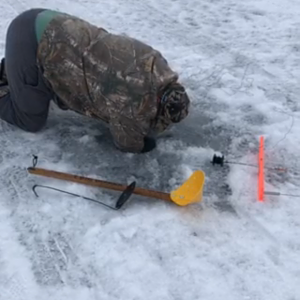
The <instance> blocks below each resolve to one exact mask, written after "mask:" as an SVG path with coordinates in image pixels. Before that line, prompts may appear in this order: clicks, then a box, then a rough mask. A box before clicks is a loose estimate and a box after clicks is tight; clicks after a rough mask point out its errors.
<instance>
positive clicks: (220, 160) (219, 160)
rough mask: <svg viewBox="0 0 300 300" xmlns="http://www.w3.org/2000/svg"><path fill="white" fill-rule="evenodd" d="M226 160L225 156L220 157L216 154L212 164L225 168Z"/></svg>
mask: <svg viewBox="0 0 300 300" xmlns="http://www.w3.org/2000/svg"><path fill="white" fill-rule="evenodd" d="M224 159H225V157H224V155H222V156H218V155H216V154H214V156H213V159H212V161H211V163H212V164H213V165H220V166H221V167H223V166H224Z"/></svg>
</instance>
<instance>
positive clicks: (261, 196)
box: [258, 136, 265, 202]
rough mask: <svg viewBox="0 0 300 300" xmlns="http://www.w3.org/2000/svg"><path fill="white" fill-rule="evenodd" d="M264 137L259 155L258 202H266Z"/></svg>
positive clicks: (261, 140)
mask: <svg viewBox="0 0 300 300" xmlns="http://www.w3.org/2000/svg"><path fill="white" fill-rule="evenodd" d="M264 177H265V176H264V137H263V136H261V137H260V143H259V153H258V201H261V202H262V201H264V193H265V178H264Z"/></svg>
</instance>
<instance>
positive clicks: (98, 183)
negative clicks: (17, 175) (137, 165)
mask: <svg viewBox="0 0 300 300" xmlns="http://www.w3.org/2000/svg"><path fill="white" fill-rule="evenodd" d="M27 170H28V172H29V173H31V174H35V175H41V176H45V177H50V178H55V179H60V180H66V181H71V182H76V183H80V184H85V185H90V186H94V187H101V188H105V189H110V190H115V191H120V192H123V191H124V190H125V189H126V188H127V186H125V185H122V184H119V183H113V182H108V181H103V180H99V179H95V178H89V177H83V176H78V175H74V174H68V173H62V172H57V171H52V170H46V169H41V168H35V167H30V168H28V169H27ZM133 194H136V195H140V196H145V197H150V198H155V199H161V200H167V201H172V200H171V198H170V195H169V194H168V193H164V192H159V191H153V190H148V189H143V188H138V187H136V188H135V189H134V191H133Z"/></svg>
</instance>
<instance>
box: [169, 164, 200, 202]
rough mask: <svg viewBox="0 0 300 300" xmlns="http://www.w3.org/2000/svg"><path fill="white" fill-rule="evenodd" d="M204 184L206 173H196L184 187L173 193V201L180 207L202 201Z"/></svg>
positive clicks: (198, 171)
mask: <svg viewBox="0 0 300 300" xmlns="http://www.w3.org/2000/svg"><path fill="white" fill-rule="evenodd" d="M204 183H205V174H204V172H203V171H201V170H197V171H195V172H194V173H193V174H192V175H191V176H190V178H189V179H188V180H187V181H186V182H184V184H183V185H181V186H180V187H179V188H178V189H176V190H175V191H172V192H171V195H170V196H171V199H172V201H173V202H175V203H176V204H177V205H180V206H185V205H188V204H191V203H195V202H200V201H202V195H203V187H204Z"/></svg>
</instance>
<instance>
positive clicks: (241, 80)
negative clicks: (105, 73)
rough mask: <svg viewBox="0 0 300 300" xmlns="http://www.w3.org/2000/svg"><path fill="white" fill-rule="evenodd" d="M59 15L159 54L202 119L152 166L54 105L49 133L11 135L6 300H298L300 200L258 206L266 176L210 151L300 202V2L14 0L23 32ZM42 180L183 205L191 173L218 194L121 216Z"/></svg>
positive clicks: (173, 134)
mask: <svg viewBox="0 0 300 300" xmlns="http://www.w3.org/2000/svg"><path fill="white" fill-rule="evenodd" d="M32 7H47V8H52V9H59V10H61V11H65V12H68V13H71V14H75V15H77V16H80V17H82V18H84V19H87V20H89V21H90V22H92V23H94V24H96V25H98V26H103V27H105V28H107V29H108V30H111V31H113V32H116V33H124V34H128V35H131V36H134V37H136V38H139V39H141V40H143V41H145V42H147V43H149V44H151V45H152V46H154V47H155V48H157V49H159V50H160V51H162V53H163V54H164V55H165V57H166V58H167V59H168V61H169V62H170V64H171V66H172V67H173V68H174V69H176V70H177V71H178V72H179V74H180V78H181V80H182V82H183V83H184V84H185V85H186V87H187V89H188V91H189V94H190V96H191V99H192V102H193V105H192V111H191V114H190V116H189V118H188V119H187V120H186V121H185V122H184V123H182V124H180V125H179V126H177V127H174V128H173V129H172V130H171V131H170V134H168V135H165V136H163V137H161V138H160V139H159V141H158V148H157V149H156V150H155V151H153V152H151V153H149V154H146V155H133V154H124V153H120V152H118V151H117V150H116V149H115V148H114V147H113V145H112V141H111V137H110V134H109V132H108V130H107V128H106V127H105V126H103V125H99V124H98V123H97V122H95V121H90V120H88V119H87V118H83V117H80V116H78V115H76V114H74V113H70V112H64V111H59V110H58V109H56V108H55V107H54V106H52V107H51V111H50V114H49V120H48V123H47V127H46V128H45V129H44V130H43V131H42V132H40V133H37V134H32V133H25V132H22V131H20V130H18V129H16V128H13V127H12V126H10V125H8V124H6V123H4V122H1V123H0V126H1V134H0V163H1V165H0V176H1V177H0V179H1V180H0V191H1V193H0V299H1V300H19V299H22V300H35V299H37V300H38V299H43V300H48V299H49V300H50V299H51V300H52V299H55V300H69V299H73V300H85V299H89V300H91V299H95V300H96V299H97V300H98V299H101V300H106V299H109V300H119V299H122V300H123V299H126V300H137V299H138V300H140V299H143V300H148V299H149V300H153V299H163V300H204V299H205V300H220V299H230V300H242V299H243V300H248V299H249V300H269V299H272V300H298V299H300V288H299V286H300V218H299V213H300V201H299V198H296V197H286V196H280V197H278V196H276V197H275V196H267V197H266V201H265V202H264V203H259V202H257V200H256V199H257V197H256V195H257V192H256V183H257V169H256V168H249V167H245V166H241V165H230V166H226V167H224V168H220V167H214V168H213V167H212V166H211V164H210V160H211V158H212V155H213V153H217V152H218V153H219V152H221V153H224V154H225V155H226V157H227V159H228V160H230V161H236V162H245V163H250V164H256V163H257V148H258V140H259V136H260V135H264V136H265V145H266V150H265V152H266V164H267V165H268V166H272V165H280V166H284V167H287V168H288V169H289V172H288V173H286V174H280V173H276V172H274V171H269V170H266V189H267V190H268V191H278V192H281V193H287V194H295V195H297V194H298V195H300V190H299V185H300V175H299V171H298V165H299V159H298V158H299V155H300V154H299V150H300V147H299V145H300V135H299V130H300V128H299V127H300V121H299V120H300V119H299V118H300V109H299V101H298V97H299V94H300V80H299V75H300V71H299V61H300V51H299V49H300V44H299V40H300V26H299V21H298V18H299V12H300V2H299V1H293V0H287V1H279V0H273V1H271V0H260V1H258V0H248V1H233V0H223V1H221V0H214V1H208V0H203V1H193V0H191V1H185V0H165V1H158V0H149V1H137V0H135V1H133V0H127V1H121V0H110V1H102V0H100V1H99V0H97V1H96V0H86V1H78V0H77V1H76V0H64V1H58V0H47V1H46V0H39V1H38V0H19V1H13V0H7V1H2V2H1V3H0V18H1V25H0V34H1V36H2V39H1V42H0V54H1V55H4V45H5V34H6V29H7V26H8V25H9V22H10V21H11V19H12V18H13V17H14V16H16V15H17V14H18V13H20V12H22V11H23V10H25V9H28V8H32ZM33 154H36V155H38V156H39V166H40V167H44V168H50V169H54V170H58V171H67V172H71V173H76V174H82V175H87V176H91V177H97V178H102V179H105V180H110V181H116V182H120V183H124V184H129V183H130V182H131V181H132V180H137V183H138V186H141V187H149V188H155V189H158V190H162V191H170V190H172V189H173V188H175V187H177V186H178V185H179V184H181V183H182V182H183V181H184V180H185V179H186V178H187V177H188V176H189V175H190V174H191V172H192V171H194V170H196V169H203V170H204V171H205V172H206V176H207V180H206V186H205V193H206V194H205V197H204V201H203V203H201V204H195V205H191V206H187V207H177V206H175V205H171V204H169V203H166V202H163V201H159V200H154V199H146V198H142V197H137V196H135V197H133V198H132V200H131V201H130V202H129V203H128V205H126V209H125V210H122V211H119V212H114V211H109V210H107V209H105V208H103V207H101V206H98V205H97V204H95V203H91V202H86V201H84V200H82V199H79V198H72V197H70V196H67V195H61V194H58V193H57V192H54V191H49V190H39V191H38V192H39V194H40V197H39V198H36V197H35V196H34V195H33V193H32V191H31V187H32V185H33V184H35V183H41V184H47V185H51V186H55V187H57V188H63V189H67V190H69V191H72V192H76V193H80V194H83V195H86V196H90V197H93V198H97V199H101V200H102V201H106V202H108V203H112V202H113V201H115V199H116V198H117V196H118V193H110V192H108V191H104V190H99V189H95V188H88V187H85V186H79V185H77V184H74V183H65V182H62V181H56V180H51V179H47V178H42V177H37V176H33V175H29V174H28V173H27V171H26V168H27V167H28V166H30V165H31V158H32V155H33Z"/></svg>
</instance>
